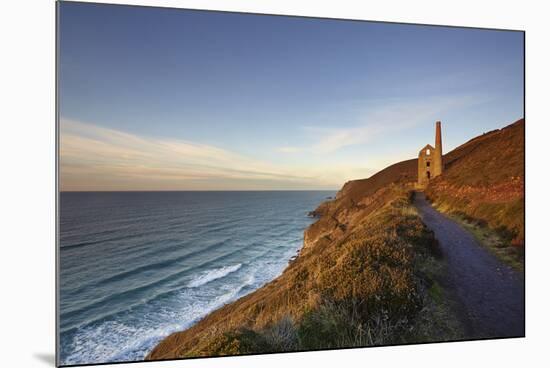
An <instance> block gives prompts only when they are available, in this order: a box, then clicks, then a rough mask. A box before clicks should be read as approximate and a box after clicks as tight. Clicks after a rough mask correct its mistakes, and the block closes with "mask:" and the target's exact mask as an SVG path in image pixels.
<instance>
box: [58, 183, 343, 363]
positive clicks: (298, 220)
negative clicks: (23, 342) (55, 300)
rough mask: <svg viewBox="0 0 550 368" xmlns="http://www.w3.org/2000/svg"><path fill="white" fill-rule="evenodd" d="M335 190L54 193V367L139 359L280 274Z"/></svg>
mask: <svg viewBox="0 0 550 368" xmlns="http://www.w3.org/2000/svg"><path fill="white" fill-rule="evenodd" d="M334 194H335V192H334V191H249V192H245V191H243V192H78V193H76V192H63V193H61V195H60V250H59V292H60V295H59V297H60V299H59V313H60V316H59V333H60V336H59V343H60V347H59V350H60V361H61V364H64V365H70V364H85V363H103V362H115V361H136V360H143V358H144V357H145V355H146V354H147V353H148V352H149V351H150V350H151V349H152V348H153V347H154V346H155V345H156V343H158V342H159V341H160V340H161V339H162V338H163V337H165V336H167V335H169V334H170V333H172V332H175V331H180V330H183V329H185V328H188V327H190V326H191V325H192V324H193V323H195V322H197V321H198V320H199V319H201V318H202V317H204V316H205V315H206V314H208V313H209V312H211V311H213V310H215V309H217V308H219V307H221V306H222V305H224V304H226V303H229V302H231V301H233V300H236V299H238V298H240V297H242V296H244V295H246V294H248V293H250V292H252V291H254V290H256V289H258V288H259V287H261V286H262V285H264V284H265V283H267V282H269V281H271V280H272V279H274V278H275V277H277V276H278V275H280V274H281V272H282V271H283V270H284V269H285V267H286V265H287V264H288V261H289V260H290V259H291V258H292V257H293V256H294V255H296V253H297V251H298V250H299V249H300V248H301V246H302V243H303V232H304V230H305V228H306V227H307V226H308V225H309V224H311V223H312V222H313V220H312V219H311V218H309V217H307V213H308V211H311V210H313V209H315V208H316V207H317V206H318V205H319V204H320V203H321V202H322V201H324V200H325V199H326V198H327V197H329V196H333V195H334Z"/></svg>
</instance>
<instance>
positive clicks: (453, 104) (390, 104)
mask: <svg viewBox="0 0 550 368" xmlns="http://www.w3.org/2000/svg"><path fill="white" fill-rule="evenodd" d="M473 103H479V96H471V95H468V96H448V97H431V98H424V99H422V100H414V101H410V100H408V101H407V100H403V99H388V100H385V101H375V103H372V102H371V103H370V104H367V106H368V105H371V106H373V107H367V108H365V109H364V111H362V112H361V113H360V114H359V115H358V116H357V118H356V123H355V124H354V125H353V126H348V127H340V128H321V127H316V126H307V127H305V130H306V131H307V133H308V134H309V135H310V137H312V140H313V141H314V143H313V144H310V145H307V146H285V147H281V148H279V149H278V151H279V152H282V153H287V154H292V153H298V152H311V153H317V154H326V153H332V152H335V151H337V150H339V149H341V148H344V147H348V146H353V145H357V144H364V143H367V142H369V141H372V140H374V139H377V138H382V137H384V135H386V134H390V133H392V132H396V131H400V130H403V129H408V128H412V127H415V126H417V125H419V124H422V123H425V122H426V121H431V120H434V121H435V120H437V119H441V115H442V114H443V113H445V112H446V111H448V110H450V109H454V108H462V107H464V106H466V105H470V104H473ZM334 125H337V124H334Z"/></svg>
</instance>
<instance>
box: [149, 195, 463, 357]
mask: <svg viewBox="0 0 550 368" xmlns="http://www.w3.org/2000/svg"><path fill="white" fill-rule="evenodd" d="M349 185H351V186H353V184H349ZM409 189H410V187H408V186H406V185H404V184H390V185H387V186H385V187H383V188H380V189H379V190H378V191H376V192H375V193H373V194H372V195H369V196H365V197H364V198H357V199H354V200H358V202H357V205H356V206H354V207H350V208H347V209H346V213H347V216H348V218H347V219H344V218H343V217H341V216H340V220H332V221H329V222H326V220H325V219H326V218H330V216H331V215H326V216H325V215H323V216H322V217H321V219H320V220H319V221H318V223H323V224H325V225H323V229H321V230H319V226H313V227H310V228H309V229H308V230H306V234H305V235H306V238H307V239H309V240H308V246H307V248H304V250H303V251H302V252H301V253H300V255H299V256H298V257H297V259H296V260H294V261H292V262H291V263H290V264H289V266H288V267H287V269H286V270H285V271H284V272H283V274H282V275H281V276H279V277H278V278H277V279H275V280H273V281H272V282H270V283H268V284H267V285H265V286H263V287H262V288H260V289H258V290H256V291H255V292H253V293H251V294H249V295H247V296H245V297H243V298H241V299H239V300H237V301H235V302H233V303H231V304H228V305H225V306H224V307H222V308H220V309H218V310H217V311H215V312H213V313H211V314H210V315H208V316H207V317H206V318H204V319H203V320H201V321H199V322H198V323H197V324H196V325H194V326H193V327H191V328H189V329H188V330H186V331H183V332H178V333H175V334H172V335H170V336H168V337H167V338H165V339H164V340H163V341H162V342H161V343H160V344H158V345H157V346H156V347H155V348H154V349H153V351H152V352H151V353H150V354H149V355H148V356H147V359H169V358H178V357H194V356H213V355H214V356H215V355H233V354H247V353H259V352H276V351H292V350H308V349H320V348H329V347H333V348H334V347H348V346H367V345H380V344H391V343H403V342H413V341H435V340H441V339H451V338H454V337H455V336H454V335H452V333H453V329H452V328H443V329H439V330H438V332H437V334H432V333H431V332H430V333H424V332H423V330H422V329H421V328H418V329H417V330H414V332H415V333H414V334H411V333H410V331H411V329H410V328H411V326H413V324H414V323H415V322H414V321H419V315H420V313H421V310H422V308H423V306H425V305H426V304H427V303H426V297H427V295H428V294H427V290H428V289H429V288H430V287H431V286H432V285H433V284H434V281H433V278H434V277H435V276H434V274H435V273H436V272H437V271H438V270H439V268H438V267H435V266H433V265H434V264H437V261H436V255H437V250H436V247H437V246H436V243H435V241H434V238H433V234H432V233H431V232H430V231H429V230H428V229H427V228H426V227H425V226H424V225H423V224H422V222H421V221H420V219H419V217H418V215H417V214H416V212H415V210H414V209H413V208H412V206H411V204H410V198H409ZM348 200H349V199H348V198H347V196H346V195H345V194H340V195H339V197H338V198H337V199H336V200H334V201H331V202H329V203H328V204H325V205H323V206H322V207H323V208H324V210H325V211H326V213H330V214H333V213H334V212H333V211H334V208H339V206H340V205H341V203H340V202H342V201H348ZM333 225H334V226H333ZM324 226H326V227H324ZM312 229H314V232H315V235H312V234H311V232H312ZM319 231H321V232H322V234H320V233H319ZM434 323H435V322H434ZM424 325H425V324H424Z"/></svg>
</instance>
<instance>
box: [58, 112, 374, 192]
mask: <svg viewBox="0 0 550 368" xmlns="http://www.w3.org/2000/svg"><path fill="white" fill-rule="evenodd" d="M60 158H61V159H60V163H61V187H62V190H200V189H205V190H209V189H276V188H279V189H311V188H331V187H332V188H336V187H338V186H339V185H340V184H341V183H342V180H344V179H347V177H346V178H344V177H343V175H347V174H343V173H348V174H349V173H350V172H352V171H354V169H350V168H349V167H335V168H332V169H328V170H323V168H320V167H298V166H293V167H282V166H278V165H275V164H273V163H270V162H264V161H261V160H257V159H254V158H250V157H247V156H244V155H241V154H238V153H235V152H231V151H228V150H225V149H222V148H219V147H215V146H211V145H205V144H200V143H196V142H189V141H182V140H174V139H158V138H150V137H142V136H139V135H135V134H129V133H126V132H122V131H119V130H115V129H108V128H103V127H100V126H97V125H92V124H86V123H82V122H78V121H74V120H67V119H62V121H61V138H60ZM355 171H356V173H357V171H358V170H355ZM359 171H361V173H364V170H359ZM327 174H328V175H327Z"/></svg>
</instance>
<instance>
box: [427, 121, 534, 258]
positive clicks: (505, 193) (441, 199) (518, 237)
mask: <svg viewBox="0 0 550 368" xmlns="http://www.w3.org/2000/svg"><path fill="white" fill-rule="evenodd" d="M524 131H525V123H524V120H523V119H521V120H519V121H517V122H515V123H513V124H511V125H509V126H507V127H505V128H503V129H500V130H495V131H492V132H489V133H486V134H484V135H482V136H479V137H476V138H474V139H472V140H470V141H469V142H467V143H465V144H463V145H462V146H460V147H458V148H456V149H455V150H453V151H451V152H449V153H448V154H447V155H445V158H444V160H445V162H446V167H445V172H444V174H443V175H442V176H441V177H438V178H436V179H435V180H433V181H432V183H430V186H429V187H428V188H427V190H426V194H427V195H428V197H429V198H430V200H432V201H433V202H434V204H435V205H436V207H437V208H438V209H439V210H441V211H443V212H446V213H448V214H450V215H452V216H454V217H455V218H458V219H459V220H461V221H462V222H463V223H465V225H466V226H467V227H470V228H472V229H473V230H474V232H477V234H478V235H479V237H480V240H481V241H482V242H485V243H490V246H493V247H494V248H495V249H496V250H497V254H499V255H502V256H504V258H506V256H508V258H511V259H510V260H511V261H512V262H516V263H517V262H518V261H520V260H521V257H522V254H523V244H524V239H525V223H524V213H525V198H524V187H525V176H524V158H525V153H524V152H525V151H524V150H525V142H524ZM491 244H492V245H491Z"/></svg>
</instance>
